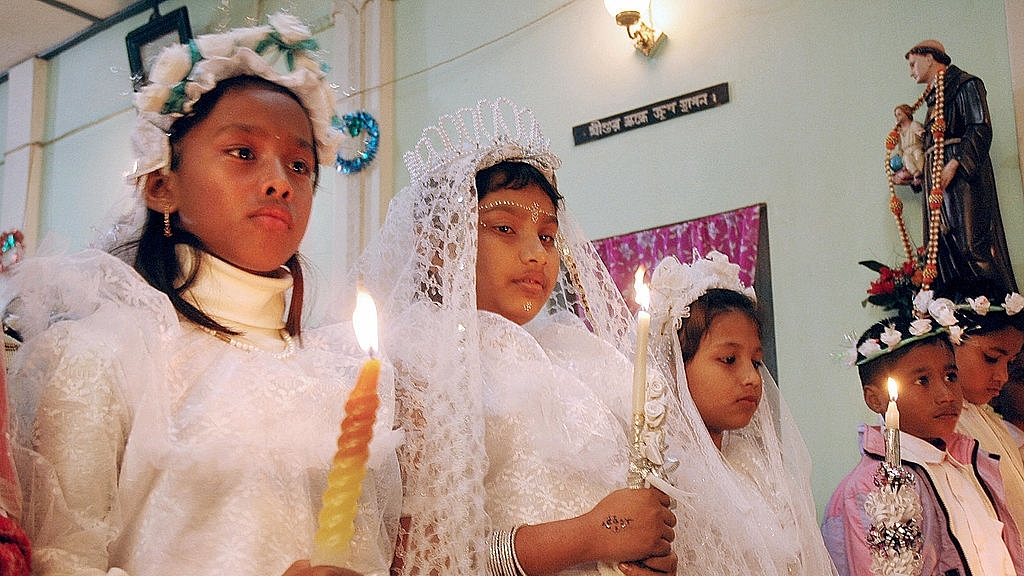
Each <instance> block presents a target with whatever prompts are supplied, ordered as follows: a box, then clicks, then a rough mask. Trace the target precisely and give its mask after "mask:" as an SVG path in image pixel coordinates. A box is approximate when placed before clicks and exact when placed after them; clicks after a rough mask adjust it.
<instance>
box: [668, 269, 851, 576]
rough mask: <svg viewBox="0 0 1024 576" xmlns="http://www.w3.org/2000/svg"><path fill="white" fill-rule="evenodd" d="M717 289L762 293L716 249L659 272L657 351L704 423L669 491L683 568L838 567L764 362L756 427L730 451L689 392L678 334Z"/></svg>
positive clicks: (766, 571) (803, 452)
mask: <svg viewBox="0 0 1024 576" xmlns="http://www.w3.org/2000/svg"><path fill="white" fill-rule="evenodd" d="M711 288H721V289H727V290H733V291H736V292H740V293H742V294H746V295H747V296H748V297H751V298H753V296H754V293H753V289H751V288H749V287H746V286H744V285H743V284H742V282H741V281H740V280H739V266H737V265H736V264H734V263H730V262H729V260H728V258H727V257H726V256H725V255H723V254H720V253H717V252H712V253H710V254H709V255H708V257H707V258H700V257H699V256H695V260H694V262H693V264H692V265H684V264H680V262H679V261H678V260H677V259H676V258H675V257H668V258H666V259H665V260H663V261H662V262H661V263H659V264H658V266H657V268H656V269H655V271H654V273H653V275H652V279H651V316H652V321H651V345H652V354H653V355H654V356H655V359H656V362H657V364H658V366H660V367H661V369H662V370H664V371H665V373H667V374H674V376H675V379H676V380H675V381H676V382H677V387H678V392H679V399H680V405H681V410H682V412H683V416H684V418H686V419H687V420H688V421H689V422H691V423H694V425H693V428H694V429H695V430H696V437H695V439H694V440H695V441H694V444H693V445H692V446H688V447H686V448H685V451H684V456H683V457H684V458H685V460H684V461H683V463H684V465H683V466H682V472H681V473H680V475H679V476H680V477H679V478H678V479H677V488H676V489H674V490H673V489H667V491H669V493H670V495H673V496H675V497H676V498H677V499H678V500H679V506H677V508H676V511H675V512H676V517H677V519H678V524H677V528H676V539H677V540H680V541H681V542H680V544H679V547H680V548H681V549H682V552H681V553H680V563H679V571H680V573H689V572H691V571H693V570H699V572H700V573H701V574H721V575H723V576H725V575H734V574H758V575H767V576H771V575H783V574H785V575H789V574H801V575H806V576H821V575H827V574H836V569H835V567H834V566H833V564H832V561H831V559H830V558H829V556H828V553H827V551H826V550H825V546H824V543H823V541H822V538H821V532H820V531H819V529H818V523H817V515H816V511H815V507H814V502H813V498H812V495H811V487H810V473H811V466H810V464H811V462H810V455H809V454H808V452H807V448H806V446H805V445H804V442H803V439H802V438H801V436H800V432H799V431H798V430H797V428H796V425H795V423H794V422H793V418H792V416H791V415H790V413H789V410H788V408H787V407H786V404H785V401H784V400H783V399H782V397H781V395H780V394H779V389H778V386H777V385H776V384H775V381H774V380H773V379H772V376H771V374H769V373H768V371H767V370H766V369H764V368H762V369H761V376H762V387H763V396H762V400H761V403H760V405H759V406H758V408H757V411H756V412H755V413H754V416H753V418H752V419H751V421H750V424H748V425H747V426H746V427H745V428H742V429H740V430H733V431H728V432H726V433H725V435H724V436H723V439H722V450H721V451H719V450H718V448H717V447H716V446H715V444H714V443H713V441H712V439H711V436H710V434H709V433H708V431H707V428H706V427H705V426H704V425H703V421H702V419H701V416H700V413H699V412H698V411H697V407H696V406H695V404H694V401H693V398H692V397H691V396H690V392H689V388H688V386H687V382H686V372H685V367H684V365H683V360H682V355H681V351H680V344H679V338H678V334H677V332H678V330H679V328H680V327H681V326H682V321H683V319H684V318H687V317H689V314H690V305H691V304H692V303H693V302H694V301H695V300H696V299H697V298H699V297H700V296H702V295H703V294H705V293H706V292H707V291H708V289H711Z"/></svg>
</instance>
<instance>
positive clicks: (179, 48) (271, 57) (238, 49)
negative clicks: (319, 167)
mask: <svg viewBox="0 0 1024 576" xmlns="http://www.w3.org/2000/svg"><path fill="white" fill-rule="evenodd" d="M317 49H318V45H317V42H316V40H314V39H313V38H312V34H311V33H310V31H309V28H308V27H306V26H305V25H304V24H302V23H301V22H300V21H299V19H298V18H296V17H295V16H292V15H290V14H285V13H278V14H274V15H272V16H270V17H269V24H267V25H263V26H255V27H250V28H236V29H233V30H229V31H227V32H224V33H221V34H207V35H203V36H199V37H197V38H194V39H192V40H190V41H189V43H188V44H176V45H173V46H168V47H166V48H164V49H163V50H161V51H160V53H159V54H158V55H157V56H156V59H155V60H154V61H153V63H152V66H151V72H150V74H149V82H148V83H147V84H146V85H145V86H143V87H142V88H140V89H139V91H138V93H137V94H136V95H135V108H136V110H137V115H136V118H135V129H134V131H133V133H132V144H133V146H134V149H135V153H136V161H135V165H134V167H133V168H132V171H131V173H130V174H128V176H127V178H128V181H129V183H134V182H135V181H136V180H137V179H138V178H140V177H142V176H144V175H146V174H148V173H150V172H152V171H153V170H157V169H160V168H163V167H166V166H168V165H169V164H170V158H171V146H170V141H169V137H168V130H169V129H170V127H171V124H173V123H174V121H175V120H177V119H178V118H181V117H182V116H185V115H187V114H188V113H189V112H191V110H192V106H193V105H194V104H195V103H196V101H198V100H199V98H200V97H202V95H203V94H205V93H207V92H209V91H210V90H212V89H213V88H214V87H215V86H216V85H217V83H218V82H220V81H221V80H225V79H227V78H232V77H235V76H242V75H252V76H258V77H260V78H263V79H266V80H269V81H270V82H273V83H275V84H278V85H281V86H284V87H285V88H288V89H289V90H291V91H292V92H293V93H295V95H296V96H298V98H299V100H300V101H301V102H302V104H303V106H304V107H305V108H306V110H307V111H308V112H309V115H310V120H311V122H312V124H313V135H314V137H315V138H316V142H317V148H318V149H317V151H318V153H319V158H320V161H321V163H327V164H329V163H332V162H334V159H335V154H336V152H337V147H338V143H339V142H340V140H341V132H340V131H339V130H337V129H336V128H335V127H334V126H335V123H336V122H337V116H336V113H335V105H336V102H337V100H336V97H335V94H334V90H333V89H332V87H331V85H330V83H329V82H328V81H327V72H326V71H327V66H326V64H325V63H323V62H322V61H321V60H320V59H319V58H318V56H317V54H316V51H317ZM281 60H283V62H282V61H281Z"/></svg>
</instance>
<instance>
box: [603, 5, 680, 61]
mask: <svg viewBox="0 0 1024 576" xmlns="http://www.w3.org/2000/svg"><path fill="white" fill-rule="evenodd" d="M644 4H645V3H644V2H638V1H636V0H633V1H630V0H604V7H605V9H606V10H608V13H609V14H611V15H612V16H614V17H615V23H616V24H618V25H619V26H623V27H625V28H626V34H627V35H628V36H629V39H630V40H633V45H634V46H636V49H637V50H639V51H641V52H643V53H644V56H650V55H651V54H652V53H653V52H654V51H655V50H657V49H658V46H660V45H661V42H662V40H664V39H665V34H664V33H662V31H661V30H658V29H656V28H651V27H650V26H649V25H648V24H647V23H646V22H644V21H643V20H642V19H641V17H640V14H641V12H640V10H641V9H642V8H643V7H644V6H643V5H644ZM647 4H648V7H650V4H649V3H647Z"/></svg>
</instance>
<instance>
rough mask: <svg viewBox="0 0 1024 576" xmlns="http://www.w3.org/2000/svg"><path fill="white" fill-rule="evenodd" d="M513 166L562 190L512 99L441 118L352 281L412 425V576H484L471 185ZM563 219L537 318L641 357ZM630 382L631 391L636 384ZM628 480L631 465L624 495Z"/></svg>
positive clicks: (609, 291)
mask: <svg viewBox="0 0 1024 576" xmlns="http://www.w3.org/2000/svg"><path fill="white" fill-rule="evenodd" d="M505 160H513V161H520V162H525V163H528V164H530V165H532V166H534V167H535V168H537V169H538V170H540V171H541V172H542V173H543V174H544V175H545V176H546V177H547V178H548V180H549V181H550V182H551V183H552V184H554V183H555V175H554V171H555V169H557V168H558V167H559V165H560V160H559V159H558V157H557V156H555V155H554V154H553V153H552V152H551V151H550V148H549V142H548V140H547V139H546V138H545V137H544V136H543V134H542V133H541V131H540V128H539V127H538V125H537V123H536V120H535V119H534V117H533V114H532V113H531V112H530V111H529V110H527V109H523V108H520V107H518V106H516V105H515V104H513V103H512V102H510V101H508V100H506V99H498V100H496V101H493V102H488V101H481V102H480V103H479V104H478V105H477V106H476V107H475V108H465V109H462V110H459V111H458V112H456V113H454V114H451V115H446V116H442V117H441V118H440V120H439V121H438V123H437V125H435V126H431V127H429V128H427V129H425V130H424V132H423V136H422V138H421V139H420V141H419V143H418V144H417V145H416V148H415V149H414V150H412V151H410V152H408V153H407V154H406V155H405V162H406V165H407V167H408V168H409V172H410V174H411V181H412V182H411V184H410V185H409V186H407V187H406V188H404V189H403V190H402V191H401V192H400V193H399V194H398V195H397V196H396V197H395V198H394V199H393V200H392V202H391V205H390V207H389V210H388V215H387V218H386V221H385V223H384V225H383V227H382V229H381V231H380V233H379V235H378V236H377V237H376V239H375V240H374V241H373V242H372V243H371V244H370V246H369V247H368V248H367V250H366V251H365V252H364V254H363V255H362V257H361V258H360V260H359V261H358V263H357V265H356V267H355V269H354V274H353V278H352V280H353V281H357V282H359V283H361V284H362V286H363V287H364V288H365V289H366V290H368V291H369V292H370V293H371V294H372V295H373V297H374V299H375V300H376V301H377V304H378V310H379V314H380V318H381V351H382V353H383V354H384V355H385V356H386V357H388V358H389V359H390V360H391V361H392V362H393V363H394V365H395V367H396V386H397V388H398V391H397V395H398V398H399V402H400V404H401V408H400V410H399V411H400V413H401V414H400V416H399V419H400V420H401V421H402V422H403V425H404V426H405V427H406V435H407V436H406V438H407V440H406V446H407V448H406V450H405V452H404V454H403V456H402V463H403V468H404V470H403V473H404V476H405V477H404V481H405V486H406V493H405V500H404V504H403V506H404V508H405V510H406V515H407V516H409V517H410V520H411V522H410V525H409V527H408V538H407V541H408V543H409V545H408V548H407V549H406V551H405V553H404V562H403V564H404V569H403V573H404V574H483V573H485V571H486V561H487V554H488V545H487V544H488V542H487V536H488V533H489V532H490V530H491V525H490V521H489V519H488V518H487V516H486V514H485V513H484V502H485V497H486V494H485V489H484V476H485V474H486V473H487V470H488V460H487V453H486V450H485V445H484V433H485V424H484V405H483V399H482V398H481V395H482V390H483V388H482V383H481V380H482V376H481V361H480V347H481V346H483V345H486V343H481V342H479V340H478V334H479V327H478V312H477V309H476V252H477V228H478V227H477V222H478V221H477V192H476V183H475V176H476V173H477V172H478V171H479V170H481V169H484V168H487V167H489V166H493V165H495V164H497V163H499V162H502V161H505ZM557 212H558V221H559V232H558V236H557V238H556V246H557V247H558V250H559V254H560V257H561V261H562V271H561V273H560V276H559V280H558V282H557V285H556V287H555V289H554V292H553V294H552V297H551V298H550V299H549V301H548V302H547V303H546V304H545V306H544V309H543V310H542V311H541V312H540V313H539V314H538V318H537V319H535V320H534V322H538V321H544V319H545V318H546V319H551V318H554V317H556V316H561V317H563V318H565V317H568V316H569V314H567V313H566V312H571V313H572V318H574V319H575V322H576V323H577V324H581V325H582V324H583V322H582V321H581V320H580V318H581V317H582V318H585V319H586V324H587V325H589V327H590V328H591V330H592V332H594V333H595V334H597V335H598V336H599V337H600V338H602V339H604V340H605V341H607V342H609V343H611V344H612V345H613V346H614V347H615V348H617V349H618V350H620V351H622V352H623V353H624V354H626V355H627V357H632V356H631V355H632V350H633V347H634V345H635V343H634V340H635V321H634V319H633V318H632V316H631V315H630V313H629V311H628V309H627V308H626V305H625V302H624V301H623V299H622V297H621V295H620V294H619V292H618V290H617V289H616V287H615V284H614V282H613V281H612V279H611V277H610V276H609V274H608V271H607V269H606V268H605V266H604V265H603V263H602V262H601V260H600V257H599V256H598V255H597V253H596V252H595V250H594V249H593V247H592V245H591V244H590V243H589V242H588V241H587V240H586V238H585V237H584V235H583V233H582V230H581V229H580V226H579V225H578V223H577V222H576V221H575V220H574V219H573V218H572V215H571V214H570V213H569V211H568V210H567V208H566V207H565V205H564V202H559V203H558V206H557ZM560 312H561V314H559V313H560ZM622 386H623V387H624V388H625V389H627V390H628V387H629V386H630V382H628V381H626V382H623V383H622ZM624 396H625V398H628V393H626V394H625V395H624ZM627 403H628V400H627ZM628 411H629V406H628V405H624V406H622V413H623V414H627V413H628ZM676 414H677V413H676ZM624 418H626V419H628V415H627V416H624ZM671 420H672V421H673V422H676V423H678V422H679V418H678V417H673V418H671ZM626 421H628V420H626ZM625 476H626V470H625V469H623V470H622V486H623V487H624V486H625V480H626V478H625ZM502 528H507V527H502Z"/></svg>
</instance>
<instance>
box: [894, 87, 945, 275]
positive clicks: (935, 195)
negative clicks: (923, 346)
mask: <svg viewBox="0 0 1024 576" xmlns="http://www.w3.org/2000/svg"><path fill="white" fill-rule="evenodd" d="M945 87H946V69H945V68H943V69H942V70H939V71H938V72H937V73H936V75H935V85H934V87H931V86H929V87H926V88H925V89H924V92H922V93H921V96H920V97H919V98H918V99H917V100H916V101H915V102H914V104H913V106H911V107H910V108H911V111H912V112H911V114H913V112H916V111H917V109H918V108H920V107H921V104H923V103H924V101H925V98H926V97H927V96H928V92H929V91H931V90H933V89H934V90H935V107H934V110H935V120H934V121H933V122H932V127H931V132H932V144H933V150H932V163H931V167H930V168H931V171H932V178H931V184H932V189H931V191H929V192H928V198H927V202H928V238H927V245H926V248H925V264H924V270H923V271H922V273H923V282H922V284H921V290H928V289H929V288H931V285H932V281H934V280H935V279H936V278H937V277H938V275H939V269H938V265H937V264H936V261H937V260H938V257H939V226H940V225H941V223H942V214H941V210H942V194H943V189H942V188H941V185H940V182H941V181H942V168H943V165H944V164H945V158H946V154H945V150H946V116H945V105H946V90H945ZM898 141H899V122H897V123H896V126H895V127H894V128H893V129H892V131H891V132H889V135H888V136H886V138H885V173H886V176H887V177H888V178H887V180H888V181H889V210H890V211H891V212H892V215H893V217H894V218H895V219H896V227H897V228H898V229H899V233H900V241H901V242H902V243H903V250H904V252H906V256H907V262H911V263H912V264H913V265H914V267H915V268H917V267H918V266H917V262H916V260H915V258H914V249H913V247H912V246H911V244H910V236H909V235H908V234H907V226H906V224H905V223H904V222H903V201H902V200H900V199H899V198H898V197H897V196H896V185H895V184H893V181H892V178H893V169H892V165H891V164H889V161H890V160H891V159H892V151H893V149H895V148H896V143H897V142H898Z"/></svg>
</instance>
